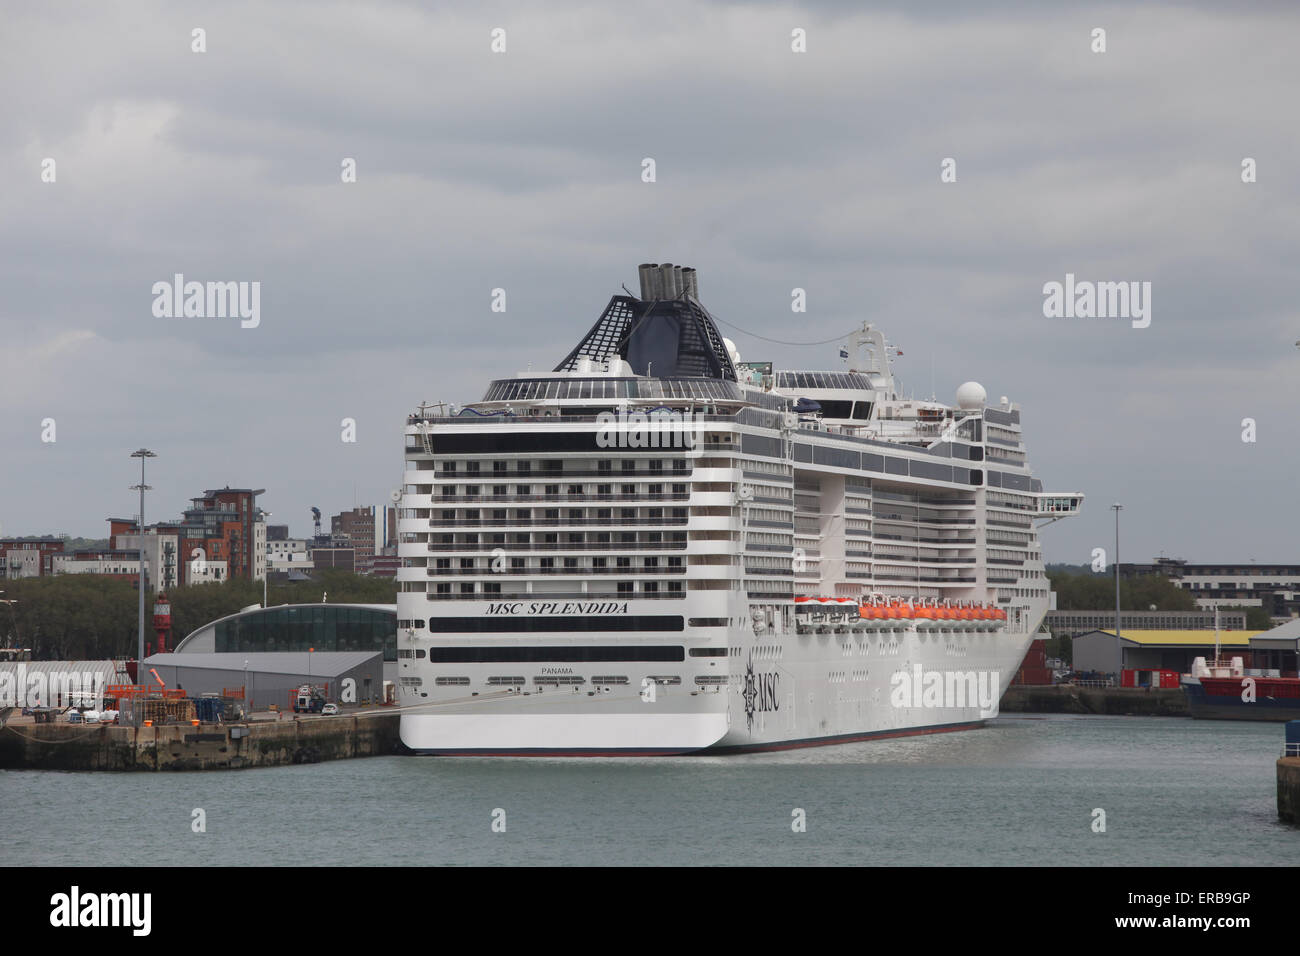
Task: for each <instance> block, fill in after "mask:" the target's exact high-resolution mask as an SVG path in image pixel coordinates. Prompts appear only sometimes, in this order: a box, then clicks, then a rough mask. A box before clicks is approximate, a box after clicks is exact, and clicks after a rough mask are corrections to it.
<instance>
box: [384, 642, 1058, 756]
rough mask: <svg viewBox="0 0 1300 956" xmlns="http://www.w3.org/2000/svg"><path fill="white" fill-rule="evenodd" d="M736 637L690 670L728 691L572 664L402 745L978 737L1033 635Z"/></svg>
mask: <svg viewBox="0 0 1300 956" xmlns="http://www.w3.org/2000/svg"><path fill="white" fill-rule="evenodd" d="M1035 623H1037V622H1035ZM728 640H729V644H728V647H729V649H730V650H731V653H729V654H728V655H727V656H726V657H725V658H722V659H721V660H719V661H716V662H709V663H714V665H715V666H714V667H712V668H707V667H706V668H698V669H697V672H696V674H695V675H694V676H701V677H705V678H717V677H720V678H723V679H724V680H725V682H724V683H722V684H715V685H711V686H704V685H699V684H697V683H695V680H694V677H693V675H692V674H690V673H684V674H680V675H676V674H675V675H673V676H681V677H682V683H680V684H663V683H660V682H655V683H654V692H653V694H652V695H651V694H648V693H647V691H648V689H649V686H650V681H651V679H652V678H654V677H656V676H662V675H664V672H665V671H667V670H671V669H672V668H671V667H665V666H664V665H663V664H661V663H655V664H646V665H635V666H633V665H630V664H624V665H621V666H620V667H619V669H620V672H621V673H620V676H626V677H627V678H628V682H627V684H622V685H612V686H606V685H602V684H599V683H596V682H593V681H592V679H591V678H592V677H593V676H598V674H597V672H596V671H593V670H592V667H591V665H588V666H587V667H586V668H583V667H575V668H573V671H574V674H573V676H575V677H581V678H583V680H584V683H582V684H574V685H562V686H558V687H538V686H537V685H529V684H527V683H525V684H521V685H519V687H518V689H516V688H514V687H511V688H507V689H504V690H497V691H483V692H480V693H479V694H478V695H477V696H471V695H469V694H467V695H465V696H464V697H460V698H450V699H446V700H444V701H442V702H440V703H437V704H431V705H424V706H416V707H411V708H408V709H407V710H405V711H404V712H403V714H402V718H401V738H402V742H403V743H404V744H405V745H406V746H407V747H408V748H410V749H411V750H412V751H414V752H416V753H421V754H432V755H461V756H615V755H618V756H649V755H670V754H686V753H696V752H701V751H712V752H743V751H760V750H782V749H788V748H796V747H813V746H822V745H827V744H836V743H846V742H850V741H855V740H868V739H873V738H888V737H902V736H910V735H915V734H927V733H943V732H947V731H955V730H968V729H972V728H976V727H980V726H983V724H984V721H986V720H988V719H989V718H991V717H993V716H996V714H997V708H998V701H999V700H1000V699H1001V697H1002V694H1003V693H1004V692H1005V691H1006V688H1007V686H1008V685H1009V684H1010V682H1011V680H1012V678H1013V677H1014V676H1015V672H1016V669H1017V668H1018V667H1019V665H1020V662H1021V661H1022V660H1023V659H1024V656H1025V653H1026V651H1027V650H1028V645H1029V641H1030V634H1028V633H1026V634H1021V635H1012V634H1008V633H1007V632H1006V631H1005V629H998V630H997V631H988V632H977V633H972V632H965V631H959V630H955V629H935V630H922V629H919V628H918V627H917V626H916V625H914V624H910V625H908V626H907V627H906V628H899V629H896V630H894V629H891V630H883V629H882V630H857V631H850V632H849V633H828V634H800V635H792V636H790V637H788V638H781V637H778V636H777V635H770V636H769V637H768V638H767V639H766V640H764V639H756V638H755V636H754V635H753V633H752V632H751V631H749V630H748V629H746V630H739V629H737V630H734V631H731V632H730V633H729V634H728ZM501 669H502V666H501V665H500V664H474V665H461V666H459V667H457V668H456V673H457V674H458V675H464V676H467V677H469V679H470V681H471V682H472V683H471V685H467V686H479V687H481V686H483V685H484V684H485V682H486V681H487V679H488V677H489V676H490V675H489V674H488V671H492V672H493V673H494V674H495V673H497V672H499V671H500V670H501ZM610 669H611V667H610V665H605V664H602V665H600V667H599V670H600V671H608V670H610ZM932 674H938V675H941V678H942V679H943V680H944V685H943V686H940V685H939V683H938V681H936V680H934V679H931V684H930V687H931V689H932V690H933V693H931V694H930V695H929V697H930V699H927V694H926V685H925V681H926V678H927V677H928V675H932ZM520 676H523V675H520ZM904 683H906V684H907V685H908V686H907V687H906V688H905V689H904V688H903V686H902V685H903V684H904ZM593 687H600V688H602V689H601V690H593V689H592V688H593ZM954 688H956V689H957V690H958V698H956V699H954V698H953V696H952V694H951V691H952V690H953V689H954ZM905 691H906V693H905ZM471 693H472V692H471ZM904 697H907V698H910V699H908V700H903V699H902V698H904Z"/></svg>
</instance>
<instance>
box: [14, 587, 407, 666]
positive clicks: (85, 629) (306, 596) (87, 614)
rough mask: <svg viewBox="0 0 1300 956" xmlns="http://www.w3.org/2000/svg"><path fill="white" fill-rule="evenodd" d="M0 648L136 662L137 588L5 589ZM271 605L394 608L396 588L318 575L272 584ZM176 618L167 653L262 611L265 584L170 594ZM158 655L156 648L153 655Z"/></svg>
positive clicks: (148, 605)
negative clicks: (214, 625)
mask: <svg viewBox="0 0 1300 956" xmlns="http://www.w3.org/2000/svg"><path fill="white" fill-rule="evenodd" d="M4 592H5V593H4V600H7V601H12V602H13V603H12V604H9V605H7V606H6V605H3V604H0V645H3V646H5V647H23V648H28V647H29V648H31V650H32V659H33V660H104V659H108V658H119V657H126V658H134V657H135V655H136V626H137V625H136V622H137V610H138V608H137V604H138V601H139V597H138V595H139V592H138V591H137V590H136V587H135V582H133V581H122V580H118V579H115V578H108V577H104V576H102V575H98V574H57V575H50V576H43V577H38V578H17V579H15V580H9V581H5V582H4ZM267 592H268V593H267V603H268V604H270V605H271V606H275V605H278V604H314V603H317V602H319V601H320V600H321V598H322V597H323V596H324V595H325V594H328V602H329V603H331V604H394V603H396V600H397V594H396V582H395V581H394V580H393V579H392V578H377V577H369V576H366V575H360V574H353V573H351V572H349V571H338V570H324V571H318V572H316V573H315V574H314V575H313V577H312V579H311V580H310V581H293V582H287V583H284V584H275V583H271V584H268V587H267ZM167 598H168V601H169V602H170V603H171V611H172V637H171V643H170V645H169V648H168V649H169V650H170V649H172V648H174V647H175V645H176V644H177V643H179V642H180V641H181V640H182V639H183V638H184V637H185V636H186V635H188V634H190V633H191V632H193V631H195V630H197V629H198V628H200V627H202V626H203V625H204V624H209V623H211V622H212V621H215V620H216V619H217V618H220V617H225V616H226V615H227V614H234V613H235V612H236V611H239V610H240V609H242V608H245V607H248V606H249V605H252V604H261V603H262V585H261V583H260V582H253V581H247V580H243V579H239V578H236V579H233V580H229V581H223V582H221V583H212V584H192V585H188V586H186V587H178V588H174V589H172V590H170V591H168V592H167ZM153 603H154V602H153V596H152V595H146V596H145V610H144V613H145V622H144V623H145V641H146V642H147V643H150V644H155V645H156V643H157V639H156V636H155V634H154V630H153ZM156 649H157V648H156V647H155V650H156Z"/></svg>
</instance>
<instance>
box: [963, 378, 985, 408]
mask: <svg viewBox="0 0 1300 956" xmlns="http://www.w3.org/2000/svg"><path fill="white" fill-rule="evenodd" d="M988 397H989V396H988V392H986V391H984V386H983V385H981V384H980V383H979V382H966V383H964V384H962V385H958V386H957V407H958V408H963V409H968V410H974V409H977V408H983V407H984V400H985V399H986V398H988Z"/></svg>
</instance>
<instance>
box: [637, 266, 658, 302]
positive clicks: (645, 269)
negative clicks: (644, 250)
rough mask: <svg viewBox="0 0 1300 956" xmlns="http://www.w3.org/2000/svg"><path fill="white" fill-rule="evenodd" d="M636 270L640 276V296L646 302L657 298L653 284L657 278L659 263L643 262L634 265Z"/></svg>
mask: <svg viewBox="0 0 1300 956" xmlns="http://www.w3.org/2000/svg"><path fill="white" fill-rule="evenodd" d="M636 271H637V272H638V273H639V274H640V276H641V298H642V299H643V300H645V301H646V302H652V301H654V300H655V299H657V298H659V296H657V295H655V284H656V282H657V281H658V279H659V263H657V262H643V263H641V265H639V266H637V267H636Z"/></svg>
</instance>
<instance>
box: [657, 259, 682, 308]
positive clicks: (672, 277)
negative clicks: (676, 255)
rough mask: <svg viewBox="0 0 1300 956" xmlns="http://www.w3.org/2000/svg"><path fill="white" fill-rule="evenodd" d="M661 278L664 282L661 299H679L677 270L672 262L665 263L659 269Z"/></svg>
mask: <svg viewBox="0 0 1300 956" xmlns="http://www.w3.org/2000/svg"><path fill="white" fill-rule="evenodd" d="M659 276H660V279H661V281H662V282H663V293H662V295H661V296H660V298H663V299H675V298H677V292H678V289H677V268H676V267H675V266H674V265H673V264H672V263H671V262H665V263H664V264H663V265H661V266H660V267H659Z"/></svg>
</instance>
